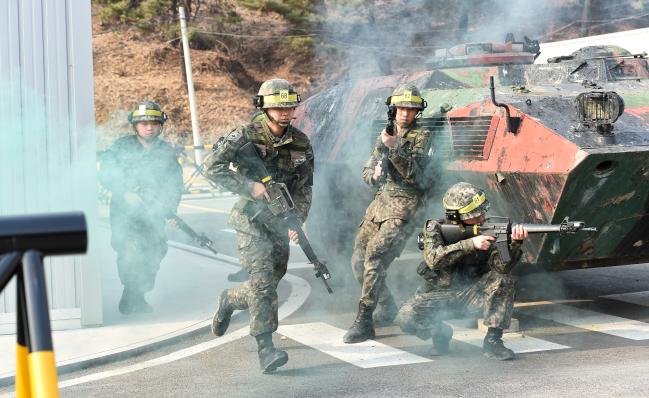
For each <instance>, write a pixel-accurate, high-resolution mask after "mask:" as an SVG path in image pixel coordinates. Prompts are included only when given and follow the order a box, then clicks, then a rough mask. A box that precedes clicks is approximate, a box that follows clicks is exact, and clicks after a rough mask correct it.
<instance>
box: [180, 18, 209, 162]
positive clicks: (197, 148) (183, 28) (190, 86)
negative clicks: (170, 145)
mask: <svg viewBox="0 0 649 398" xmlns="http://www.w3.org/2000/svg"><path fill="white" fill-rule="evenodd" d="M178 13H179V14H180V32H181V34H182V39H183V53H184V55H185V73H186V75H187V94H188V95H189V111H190V112H191V116H192V136H193V137H194V157H195V159H196V164H197V165H198V166H199V167H200V166H201V165H202V164H203V144H202V143H201V133H200V130H199V128H198V113H197V112H196V92H194V78H193V76H192V58H191V55H190V54H189V33H188V32H187V20H186V18H185V7H178Z"/></svg>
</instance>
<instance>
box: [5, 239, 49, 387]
mask: <svg viewBox="0 0 649 398" xmlns="http://www.w3.org/2000/svg"><path fill="white" fill-rule="evenodd" d="M22 272H23V277H24V281H23V282H24V287H25V289H24V292H25V303H24V304H26V305H25V308H26V310H27V311H26V312H27V330H25V332H26V335H27V336H28V348H29V350H28V352H29V354H28V358H27V365H28V368H29V382H30V387H31V395H26V396H28V397H34V398H57V397H58V396H59V388H58V381H57V375H56V363H55V360H54V347H53V345H52V332H51V328H50V315H49V310H48V305H47V289H46V285H45V270H44V269H43V255H42V253H40V252H38V251H35V250H29V251H27V252H26V253H25V254H24V256H23V267H22ZM16 387H18V384H16ZM17 395H18V394H17ZM18 397H21V395H18Z"/></svg>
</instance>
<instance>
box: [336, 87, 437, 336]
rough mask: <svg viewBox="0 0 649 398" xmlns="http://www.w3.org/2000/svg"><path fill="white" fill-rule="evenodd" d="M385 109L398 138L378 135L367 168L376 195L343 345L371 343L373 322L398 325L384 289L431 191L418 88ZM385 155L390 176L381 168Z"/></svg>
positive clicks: (357, 257)
mask: <svg viewBox="0 0 649 398" xmlns="http://www.w3.org/2000/svg"><path fill="white" fill-rule="evenodd" d="M386 104H387V105H388V106H389V107H396V131H395V133H396V134H394V135H389V134H387V132H386V131H385V130H383V131H382V132H381V133H380V135H379V137H378V139H377V141H376V144H375V146H374V148H373V151H372V154H371V156H370V158H369V160H368V161H367V163H366V164H365V167H364V168H363V180H364V181H365V182H366V183H367V184H368V185H370V186H372V187H376V188H377V192H376V194H375V197H374V200H373V201H372V203H371V204H370V205H369V206H368V208H367V210H366V212H365V218H364V220H363V223H362V224H361V227H360V229H359V231H358V234H357V236H356V241H355V243H354V251H353V254H352V270H353V272H354V276H355V277H356V279H357V280H358V282H359V283H360V284H361V286H362V287H361V289H362V292H361V298H360V302H359V305H358V314H357V316H356V320H355V321H354V323H353V324H352V326H351V328H350V329H349V331H348V332H347V333H346V334H345V336H344V338H343V340H344V342H345V343H358V342H361V341H365V340H367V339H371V338H373V337H374V336H375V332H374V321H376V322H377V323H383V324H385V323H390V322H392V321H393V320H394V317H395V316H396V314H397V311H398V308H397V305H396V304H395V302H394V298H393V297H392V294H391V293H390V290H389V289H388V287H387V286H386V284H385V278H386V271H387V269H388V267H389V266H390V264H391V263H392V261H393V260H394V259H395V258H396V257H398V256H399V255H400V254H401V251H402V250H403V248H404V246H405V243H406V240H407V239H408V237H409V236H410V235H411V234H412V232H413V231H414V228H415V222H413V220H417V219H418V217H420V216H421V214H420V211H418V210H420V209H423V203H424V201H425V197H426V192H427V190H429V188H430V178H429V177H430V173H429V172H430V167H429V166H430V164H431V162H430V160H431V153H432V146H431V142H430V141H431V136H430V132H429V131H428V130H426V129H424V128H420V127H419V126H418V125H417V122H416V118H417V116H418V115H420V113H421V112H422V111H423V110H424V109H425V108H426V101H424V99H423V98H422V96H421V93H420V92H419V90H418V89H417V87H415V86H414V85H410V84H409V85H400V86H399V87H397V88H396V89H395V90H394V92H393V93H392V95H391V96H390V97H389V98H388V100H387V101H386ZM384 154H385V155H386V156H387V159H388V162H387V170H383V168H382V165H381V163H382V157H383V156H384ZM375 309H376V311H375ZM373 316H374V318H372V317H373Z"/></svg>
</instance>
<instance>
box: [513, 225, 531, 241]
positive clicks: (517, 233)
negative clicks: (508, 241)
mask: <svg viewBox="0 0 649 398" xmlns="http://www.w3.org/2000/svg"><path fill="white" fill-rule="evenodd" d="M527 234H528V233H527V228H525V227H523V226H522V225H518V224H517V225H514V226H513V227H512V240H524V239H527Z"/></svg>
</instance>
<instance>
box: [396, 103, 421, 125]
mask: <svg viewBox="0 0 649 398" xmlns="http://www.w3.org/2000/svg"><path fill="white" fill-rule="evenodd" d="M417 113H419V110H418V109H415V108H404V107H400V106H398V107H397V124H398V125H399V127H406V126H408V125H410V123H412V121H413V120H415V117H416V116H417Z"/></svg>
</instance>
